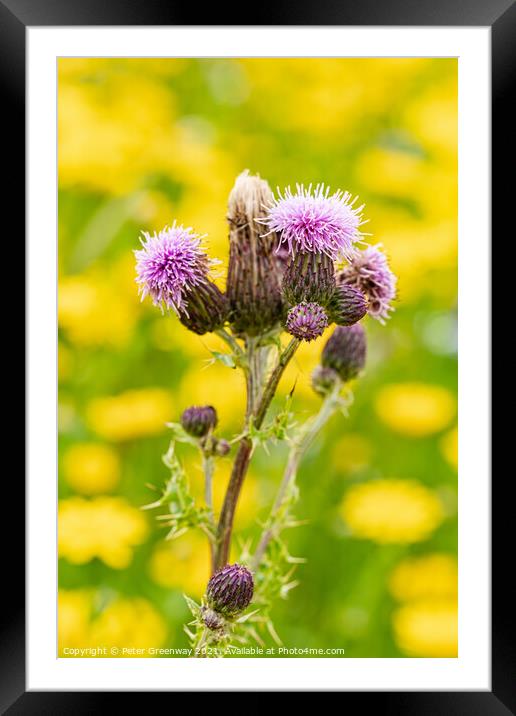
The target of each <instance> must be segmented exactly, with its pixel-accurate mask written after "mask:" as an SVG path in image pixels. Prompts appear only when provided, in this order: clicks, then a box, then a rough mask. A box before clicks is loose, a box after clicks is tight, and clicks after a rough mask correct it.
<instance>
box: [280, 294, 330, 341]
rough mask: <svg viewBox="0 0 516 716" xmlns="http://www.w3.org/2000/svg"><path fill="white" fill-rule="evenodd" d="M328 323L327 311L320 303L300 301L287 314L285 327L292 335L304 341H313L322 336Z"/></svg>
mask: <svg viewBox="0 0 516 716" xmlns="http://www.w3.org/2000/svg"><path fill="white" fill-rule="evenodd" d="M327 325H328V316H327V314H326V311H325V310H324V308H323V307H322V306H319V304H318V303H306V302H303V303H298V305H297V306H294V308H291V309H290V311H289V312H288V315H287V320H286V323H285V328H286V330H287V331H288V333H290V335H291V336H294V337H295V338H299V339H300V340H302V341H313V340H315V338H318V337H319V336H322V334H323V332H324V329H325V328H326V327H327Z"/></svg>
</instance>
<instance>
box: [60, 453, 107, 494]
mask: <svg viewBox="0 0 516 716" xmlns="http://www.w3.org/2000/svg"><path fill="white" fill-rule="evenodd" d="M63 474H64V477H65V479H66V481H67V482H68V484H69V485H71V486H72V487H73V488H74V490H76V491H77V492H81V493H83V494H85V495H94V494H97V493H99V492H109V491H110V490H113V489H114V488H115V487H116V486H117V484H118V482H119V480H120V459H119V457H118V455H117V453H116V452H115V451H114V450H113V448H111V447H109V446H107V445H99V444H96V443H77V444H76V445H72V447H70V448H69V449H68V450H67V451H66V453H65V454H64V455H63Z"/></svg>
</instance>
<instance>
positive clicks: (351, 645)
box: [56, 48, 463, 660]
mask: <svg viewBox="0 0 516 716" xmlns="http://www.w3.org/2000/svg"><path fill="white" fill-rule="evenodd" d="M136 49H137V48H135V50H136ZM458 69H459V66H458V59H457V57H335V58H334V57H247V58H245V57H227V58H226V57H198V58H196V57H184V58H181V57H170V58H167V57H163V58H160V57H141V58H140V57H116V56H111V57H100V56H99V57H72V56H60V57H58V58H57V66H56V73H57V80H56V82H57V85H56V89H57V173H58V176H57V189H58V202H57V217H58V232H57V260H58V296H57V320H58V380H59V388H58V495H57V497H58V513H57V515H58V516H57V549H58V567H57V571H58V604H57V610H58V611H57V631H58V633H57V645H56V656H58V657H59V658H60V659H84V658H87V659H91V658H109V659H113V658H117V659H123V658H158V659H190V658H218V659H221V658H222V659H234V658H259V659H286V658H292V657H294V658H299V659H306V658H311V659H313V658H316V659H317V658H326V659H328V658H331V659H356V658H363V659H371V658H374V659H407V658H426V659H436V660H439V659H443V658H445V659H446V658H447V659H456V658H457V657H458V656H459V653H458V621H459V615H458V602H457V599H458V587H457V585H458V569H459V564H458V457H457V454H458V398H457V394H458V351H457V345H458V319H457V309H458V191H459V183H458V118H459V102H458V91H459V82H458V80H459V77H458ZM461 305H462V304H461ZM462 359H463V356H462V354H461V360H462ZM461 554H462V553H461Z"/></svg>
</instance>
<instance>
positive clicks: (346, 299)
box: [328, 284, 367, 326]
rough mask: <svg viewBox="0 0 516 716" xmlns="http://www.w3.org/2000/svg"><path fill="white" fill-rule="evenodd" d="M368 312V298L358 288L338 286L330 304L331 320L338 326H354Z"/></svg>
mask: <svg viewBox="0 0 516 716" xmlns="http://www.w3.org/2000/svg"><path fill="white" fill-rule="evenodd" d="M366 313H367V299H366V297H365V296H364V294H363V293H362V291H360V290H359V289H358V288H355V287H354V286H346V285H345V284H343V285H341V286H337V287H336V289H335V293H334V294H333V296H332V298H331V301H330V303H329V306H328V315H329V317H330V321H332V322H333V323H336V324H337V326H352V325H353V324H354V323H358V321H360V320H361V319H362V318H363V317H364V316H365V314H366Z"/></svg>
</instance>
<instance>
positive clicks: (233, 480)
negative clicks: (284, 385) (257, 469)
mask: <svg viewBox="0 0 516 716" xmlns="http://www.w3.org/2000/svg"><path fill="white" fill-rule="evenodd" d="M299 344H300V341H299V340H298V339H297V338H293V339H292V340H291V341H290V343H289V344H288V346H287V347H286V348H285V350H284V351H283V352H282V353H281V355H280V357H279V360H278V364H277V365H276V367H275V368H274V370H273V371H272V373H271V375H270V377H269V380H268V381H267V384H266V386H265V389H264V390H263V394H262V396H261V399H260V401H259V403H258V407H256V409H254V407H253V405H252V399H250V398H249V390H253V384H252V382H251V381H250V380H248V384H247V388H248V400H247V406H248V408H247V414H246V425H248V424H249V422H250V421H251V420H252V421H253V424H254V426H255V427H256V428H257V429H259V428H260V427H261V425H262V423H263V420H264V418H265V415H266V413H267V410H268V408H269V405H270V404H271V401H272V398H273V397H274V393H275V392H276V388H277V387H278V383H279V381H280V379H281V376H282V375H283V372H284V370H285V368H286V367H287V365H288V363H289V361H290V360H291V359H292V357H293V355H294V353H295V352H296V350H297V348H298V347H299ZM249 365H250V366H251V365H252V362H251V361H250V362H249ZM250 372H251V371H250ZM255 379H256V376H254V375H253V378H252V380H255ZM252 451H253V443H252V440H250V439H249V438H248V437H244V438H243V439H242V441H241V443H240V446H239V448H238V451H237V454H236V457H235V462H234V464H233V470H232V472H231V477H230V479H229V483H228V487H227V490H226V495H225V497H224V504H223V505H222V510H221V513H220V518H219V524H218V528H217V549H216V553H215V565H214V568H215V570H216V569H220V568H221V567H223V566H224V565H225V564H227V562H228V559H229V551H230V547H231V533H232V529H233V520H234V517H235V510H236V506H237V502H238V498H239V496H240V491H241V489H242V485H243V483H244V479H245V476H246V474H247V470H248V468H249V462H250V460H251V454H252Z"/></svg>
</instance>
